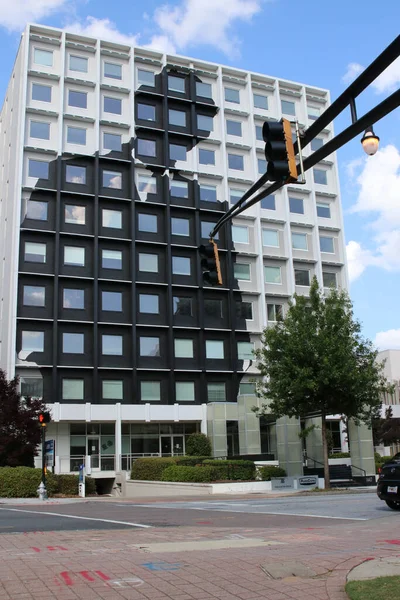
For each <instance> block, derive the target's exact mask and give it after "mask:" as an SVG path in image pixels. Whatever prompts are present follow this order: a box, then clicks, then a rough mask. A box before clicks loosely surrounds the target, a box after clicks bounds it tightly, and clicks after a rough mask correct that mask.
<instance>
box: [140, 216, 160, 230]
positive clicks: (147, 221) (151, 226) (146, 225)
mask: <svg viewBox="0 0 400 600" xmlns="http://www.w3.org/2000/svg"><path fill="white" fill-rule="evenodd" d="M138 229H139V231H145V232H147V233H157V215H149V214H147V213H139V214H138Z"/></svg>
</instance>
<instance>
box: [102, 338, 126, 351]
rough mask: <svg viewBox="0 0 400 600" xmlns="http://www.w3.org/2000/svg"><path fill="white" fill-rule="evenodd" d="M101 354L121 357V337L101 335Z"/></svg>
mask: <svg viewBox="0 0 400 600" xmlns="http://www.w3.org/2000/svg"><path fill="white" fill-rule="evenodd" d="M101 343H102V350H101V352H102V354H103V355H107V356H122V335H104V334H103V335H102V336H101Z"/></svg>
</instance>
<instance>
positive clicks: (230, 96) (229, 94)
mask: <svg viewBox="0 0 400 600" xmlns="http://www.w3.org/2000/svg"><path fill="white" fill-rule="evenodd" d="M225 101H226V102H233V103H234V104H240V90H235V89H234V88H228V87H226V88H225Z"/></svg>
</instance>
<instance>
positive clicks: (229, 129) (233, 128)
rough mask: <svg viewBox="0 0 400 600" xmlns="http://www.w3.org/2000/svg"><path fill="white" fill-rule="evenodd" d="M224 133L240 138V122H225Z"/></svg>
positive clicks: (228, 120)
mask: <svg viewBox="0 0 400 600" xmlns="http://www.w3.org/2000/svg"><path fill="white" fill-rule="evenodd" d="M226 133H228V134H229V135H236V136H238V137H242V123H241V122H240V121H231V120H230V119H227V120H226Z"/></svg>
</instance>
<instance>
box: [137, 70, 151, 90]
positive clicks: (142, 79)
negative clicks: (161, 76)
mask: <svg viewBox="0 0 400 600" xmlns="http://www.w3.org/2000/svg"><path fill="white" fill-rule="evenodd" d="M137 79H138V84H139V85H148V86H149V87H154V86H155V73H154V72H153V71H147V70H146V69H138V70H137Z"/></svg>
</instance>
